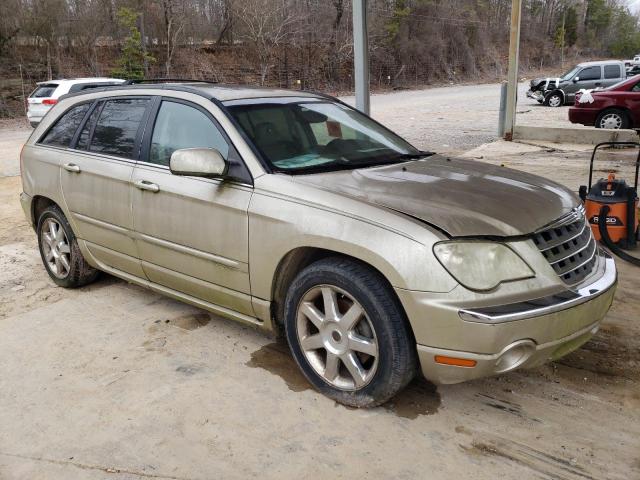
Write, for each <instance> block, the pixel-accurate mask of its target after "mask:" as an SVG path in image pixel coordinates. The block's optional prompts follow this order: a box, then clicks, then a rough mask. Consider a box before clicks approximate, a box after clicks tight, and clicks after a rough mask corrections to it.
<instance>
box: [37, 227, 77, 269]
mask: <svg viewBox="0 0 640 480" xmlns="http://www.w3.org/2000/svg"><path fill="white" fill-rule="evenodd" d="M40 236H41V239H42V251H43V253H44V260H45V262H47V265H48V267H49V270H50V271H51V273H52V274H53V275H55V276H56V277H57V278H60V279H63V278H66V277H67V275H69V271H70V270H71V246H70V245H69V240H68V238H67V234H66V233H65V231H64V228H62V225H60V223H59V222H58V221H57V220H56V219H55V218H51V217H49V218H47V219H46V220H45V221H44V222H43V224H42V228H41V230H40Z"/></svg>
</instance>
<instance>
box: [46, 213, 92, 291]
mask: <svg viewBox="0 0 640 480" xmlns="http://www.w3.org/2000/svg"><path fill="white" fill-rule="evenodd" d="M36 232H37V235H38V248H39V249H40V257H41V258H42V263H43V264H44V267H45V269H46V270H47V273H48V274H49V276H50V277H51V279H52V280H53V281H54V282H55V283H56V284H57V285H59V286H61V287H65V288H77V287H82V286H84V285H87V284H88V283H91V282H93V281H94V280H95V279H96V278H97V277H98V275H99V273H100V272H99V271H98V270H96V269H95V268H93V267H92V266H91V265H89V264H88V263H87V262H86V260H85V259H84V257H83V256H82V252H81V251H80V247H79V246H78V241H77V240H76V236H75V235H74V233H73V230H72V229H71V225H69V222H68V221H67V218H66V217H65V216H64V214H63V213H62V211H61V210H60V208H59V207H58V206H56V205H51V206H49V207H47V208H46V209H45V210H44V211H43V212H42V214H41V215H40V217H39V218H38V226H37V230H36Z"/></svg>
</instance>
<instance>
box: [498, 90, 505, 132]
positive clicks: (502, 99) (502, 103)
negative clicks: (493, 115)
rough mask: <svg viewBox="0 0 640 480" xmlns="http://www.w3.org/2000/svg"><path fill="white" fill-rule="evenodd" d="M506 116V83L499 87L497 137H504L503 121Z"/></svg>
mask: <svg viewBox="0 0 640 480" xmlns="http://www.w3.org/2000/svg"><path fill="white" fill-rule="evenodd" d="M506 114H507V82H502V85H500V112H499V114H498V137H500V138H502V137H504V119H505V116H506Z"/></svg>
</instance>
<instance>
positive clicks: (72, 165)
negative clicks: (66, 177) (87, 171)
mask: <svg viewBox="0 0 640 480" xmlns="http://www.w3.org/2000/svg"><path fill="white" fill-rule="evenodd" d="M62 168H64V169H65V170H66V171H67V172H73V173H80V167H79V166H78V165H76V164H75V163H65V164H64V165H62Z"/></svg>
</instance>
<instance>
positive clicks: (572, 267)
mask: <svg viewBox="0 0 640 480" xmlns="http://www.w3.org/2000/svg"><path fill="white" fill-rule="evenodd" d="M591 247H595V241H594V242H589V243H588V244H587V248H589V249H591ZM596 250H597V249H596V248H594V249H593V252H591V253H590V254H589V258H587V259H586V260H584V261H582V262H581V263H579V264H578V265H575V264H573V263H570V264H568V265H567V266H566V267H563V268H561V269H559V270H558V274H559V275H564V274H565V273H567V272H570V271H572V270H577V269H578V268H580V267H582V266H584V265H586V264H587V263H589V262H590V261H591V260H593V256H594V255H595V254H596ZM576 253H577V252H576Z"/></svg>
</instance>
